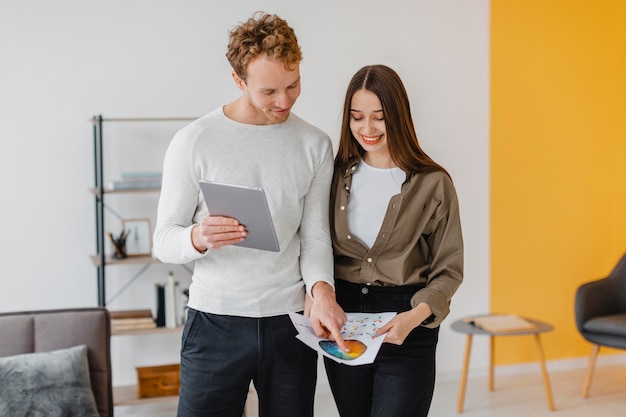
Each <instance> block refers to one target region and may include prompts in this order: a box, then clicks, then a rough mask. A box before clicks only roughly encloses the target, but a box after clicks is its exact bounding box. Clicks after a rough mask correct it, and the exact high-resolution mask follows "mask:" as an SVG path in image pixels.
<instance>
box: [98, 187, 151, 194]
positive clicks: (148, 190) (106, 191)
mask: <svg viewBox="0 0 626 417" xmlns="http://www.w3.org/2000/svg"><path fill="white" fill-rule="evenodd" d="M89 191H90V192H91V194H93V195H98V194H100V189H98V188H90V189H89ZM102 192H103V193H104V194H135V193H159V192H161V188H129V189H124V190H111V189H109V188H104V189H103V190H102Z"/></svg>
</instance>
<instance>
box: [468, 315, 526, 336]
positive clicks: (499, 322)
mask: <svg viewBox="0 0 626 417" xmlns="http://www.w3.org/2000/svg"><path fill="white" fill-rule="evenodd" d="M466 321H467V322H468V323H470V324H471V325H473V326H476V327H478V328H481V329H483V330H485V331H488V332H492V333H506V332H518V331H523V330H532V329H536V328H537V326H536V325H535V324H534V323H531V322H530V321H528V320H526V319H524V318H522V317H519V316H517V315H515V314H492V315H488V316H479V317H472V318H469V319H467V320H466Z"/></svg>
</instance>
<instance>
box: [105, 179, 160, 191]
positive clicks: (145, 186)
mask: <svg viewBox="0 0 626 417" xmlns="http://www.w3.org/2000/svg"><path fill="white" fill-rule="evenodd" d="M107 186H108V187H107V188H108V189H109V190H158V189H159V188H161V179H153V180H113V181H109V183H108V184H107Z"/></svg>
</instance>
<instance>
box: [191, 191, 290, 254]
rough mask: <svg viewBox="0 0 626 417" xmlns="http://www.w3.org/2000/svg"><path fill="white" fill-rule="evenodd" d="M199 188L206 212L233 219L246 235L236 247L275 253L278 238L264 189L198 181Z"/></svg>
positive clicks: (277, 250)
mask: <svg viewBox="0 0 626 417" xmlns="http://www.w3.org/2000/svg"><path fill="white" fill-rule="evenodd" d="M200 188H201V189H202V195H203V196H204V201H205V202H206V205H207V208H208V209H209V213H210V214H211V215H212V216H227V217H232V218H235V219H237V220H239V222H240V223H241V224H243V225H244V226H246V229H247V230H248V236H247V237H246V239H245V240H244V241H243V242H240V243H235V245H236V246H243V247H246V248H253V249H261V250H267V251H272V252H279V251H280V247H279V245H278V239H277V238H276V231H275V230H274V223H273V222H272V215H271V214H270V209H269V207H268V205H267V199H266V198H265V191H264V190H263V189H262V188H258V187H248V186H245V185H234V184H225V183H220V182H215V181H205V180H200Z"/></svg>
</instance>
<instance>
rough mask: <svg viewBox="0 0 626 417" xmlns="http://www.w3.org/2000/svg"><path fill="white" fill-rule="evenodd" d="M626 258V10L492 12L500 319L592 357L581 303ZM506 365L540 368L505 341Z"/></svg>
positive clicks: (553, 345)
mask: <svg viewBox="0 0 626 417" xmlns="http://www.w3.org/2000/svg"><path fill="white" fill-rule="evenodd" d="M624 252H626V1H624V0H613V1H609V0H602V1H589V0H561V1H558V0H492V2H491V289H492V291H491V311H492V312H509V313H510V312H514V313H518V314H521V315H527V316H530V317H535V318H539V319H544V320H545V321H547V322H549V323H551V324H553V325H554V326H555V330H554V331H553V332H551V333H548V334H546V335H545V336H544V338H543V341H544V348H545V351H546V356H547V358H548V359H552V360H554V359H564V358H572V357H580V356H586V355H588V354H589V352H590V344H588V343H587V342H585V341H584V340H583V339H582V338H581V337H580V336H579V334H578V332H577V331H576V327H575V323H574V310H573V302H574V293H575V291H576V287H577V286H578V285H579V284H581V283H582V282H585V281H589V280H592V279H595V278H600V277H602V276H605V275H606V274H608V273H609V272H610V270H611V269H612V268H613V266H614V265H615V264H616V263H617V261H618V259H619V258H620V257H621V255H622V254H623V253H624ZM496 344H497V346H498V347H497V352H498V353H497V356H496V361H497V363H498V364H507V363H518V362H529V361H534V360H536V358H537V353H536V351H535V346H534V344H533V341H532V339H531V338H528V340H523V339H522V338H519V337H517V338H510V339H509V338H499V339H498V340H497V341H496Z"/></svg>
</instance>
